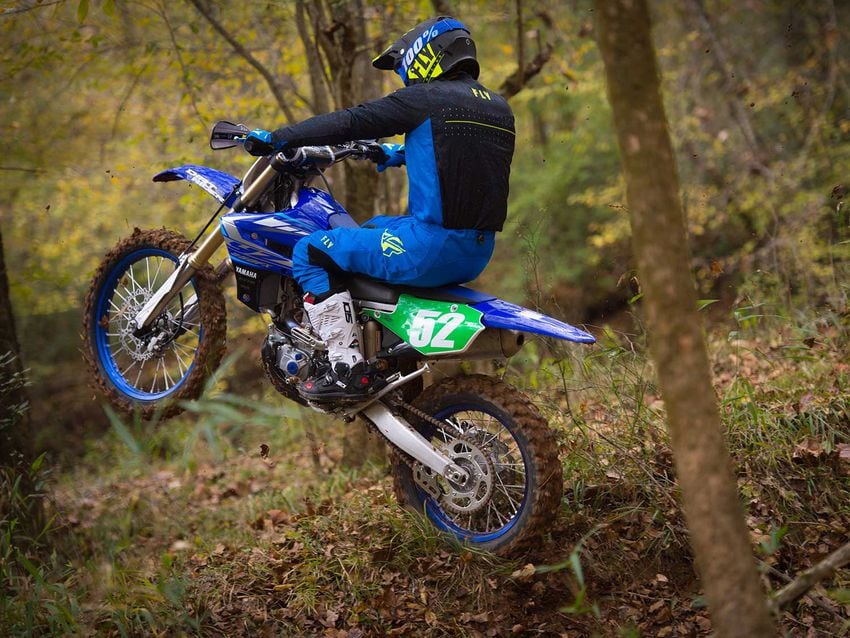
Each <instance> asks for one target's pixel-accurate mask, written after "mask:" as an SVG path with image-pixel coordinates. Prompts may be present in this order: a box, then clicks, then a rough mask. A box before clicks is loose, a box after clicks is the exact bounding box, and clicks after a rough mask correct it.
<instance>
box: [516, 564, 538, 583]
mask: <svg viewBox="0 0 850 638" xmlns="http://www.w3.org/2000/svg"><path fill="white" fill-rule="evenodd" d="M535 571H536V570H535V567H534V564H533V563H528V564H526V565H525V566H524V567H522V568H520V569H517V570H516V571H514V572H513V573H511V578H516V579H517V580H521V581H523V580H529V579H530V578H531V577H532V576H534V572H535Z"/></svg>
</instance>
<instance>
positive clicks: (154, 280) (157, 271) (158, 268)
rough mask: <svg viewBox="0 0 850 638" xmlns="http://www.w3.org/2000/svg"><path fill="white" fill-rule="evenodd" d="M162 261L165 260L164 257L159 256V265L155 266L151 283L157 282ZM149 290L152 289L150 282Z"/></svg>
mask: <svg viewBox="0 0 850 638" xmlns="http://www.w3.org/2000/svg"><path fill="white" fill-rule="evenodd" d="M163 261H165V257H160V258H159V265H158V266H157V267H156V272H155V273H154V274H153V283H159V271H160V270H162V262H163ZM151 290H154V286H153V284H151Z"/></svg>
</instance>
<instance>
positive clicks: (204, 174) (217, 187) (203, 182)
mask: <svg viewBox="0 0 850 638" xmlns="http://www.w3.org/2000/svg"><path fill="white" fill-rule="evenodd" d="M181 179H184V180H186V181H187V182H191V183H192V184H196V185H197V186H200V187H201V188H203V189H204V190H205V191H207V192H208V193H209V194H210V195H212V196H213V197H215V198H216V199H217V200H218V201H219V202H221V203H222V204H225V205H226V206H231V205H232V204H233V202H234V201H236V196H237V194H238V193H237V186H239V184H240V180H239V178H238V177H234V176H233V175H230V174H229V173H225V172H224V171H219V170H216V169H214V168H209V167H208V166H199V165H197V164H185V165H183V166H176V167H174V168H169V169H168V170H165V171H162V172H161V173H157V174H156V175H154V176H153V181H155V182H175V181H177V180H181Z"/></svg>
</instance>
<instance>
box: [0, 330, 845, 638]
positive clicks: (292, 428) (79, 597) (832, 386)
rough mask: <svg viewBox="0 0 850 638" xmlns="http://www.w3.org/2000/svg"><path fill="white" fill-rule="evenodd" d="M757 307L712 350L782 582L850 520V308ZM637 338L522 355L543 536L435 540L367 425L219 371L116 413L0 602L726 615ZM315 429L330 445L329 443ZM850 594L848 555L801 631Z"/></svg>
mask: <svg viewBox="0 0 850 638" xmlns="http://www.w3.org/2000/svg"><path fill="white" fill-rule="evenodd" d="M746 321H747V319H746V318H744V320H743V321H739V322H738V323H737V324H735V325H734V326H732V327H733V328H734V330H729V327H728V326H727V327H726V328H724V329H722V330H715V331H713V332H712V336H711V339H710V347H711V353H712V361H713V366H714V375H715V381H716V385H717V389H718V396H719V398H720V400H721V406H722V411H723V417H724V423H725V426H726V429H727V441H728V445H729V447H730V450H731V452H732V454H733V456H734V458H735V461H736V465H737V470H738V481H739V488H740V491H741V493H742V495H743V497H744V499H745V506H746V508H747V524H748V526H749V529H750V532H751V535H752V539H753V546H754V551H755V553H756V555H757V556H758V559H759V562H760V565H761V568H762V572H763V579H764V583H765V586H766V587H767V588H770V589H773V590H775V589H778V588H779V587H781V585H782V584H783V578H785V577H788V576H793V575H794V574H795V573H797V572H798V571H800V570H802V569H805V568H806V567H809V566H811V565H812V564H814V563H815V562H817V561H818V560H820V559H821V558H823V557H824V556H825V555H826V554H828V553H829V552H831V551H832V550H833V549H835V548H836V547H837V546H839V545H840V544H842V543H844V542H846V540H847V538H848V536H850V393H848V387H850V363H848V357H847V354H848V351H849V350H850V348H848V342H850V331H848V327H847V317H846V316H843V317H842V316H840V315H836V316H834V317H831V318H829V319H828V320H823V319H822V318H821V319H818V320H812V321H797V322H791V321H772V322H768V321H767V320H762V321H760V322H759V321H754V320H752V318H750V319H749V321H750V323H749V324H748V323H746ZM767 324H769V325H767ZM634 339H635V338H630V337H628V336H627V335H622V334H619V335H612V334H609V335H607V336H606V335H603V338H601V339H600V344H599V345H597V346H594V348H593V349H590V350H589V351H575V352H573V351H570V352H569V353H568V354H569V356H568V357H567V358H565V359H560V360H557V359H544V358H540V357H538V356H537V354H536V351H535V349H534V348H532V349H531V351H530V354H528V355H527V358H526V359H522V358H518V361H517V362H516V363H515V364H512V366H511V367H510V368H509V369H508V370H507V373H506V377H507V378H508V379H510V380H511V381H512V382H514V383H516V384H517V385H520V386H522V387H524V389H526V390H527V391H529V392H530V393H532V394H533V396H535V398H536V400H537V402H538V403H539V405H540V406H541V409H543V410H544V411H545V413H546V415H547V416H548V417H549V418H550V422H551V423H552V425H553V427H554V428H556V429H557V431H558V434H559V437H560V440H561V445H562V449H561V457H562V460H563V462H564V477H565V493H564V497H563V500H562V507H561V512H560V515H559V517H558V519H557V521H556V522H555V524H554V525H553V526H552V527H551V528H550V529H549V530H547V532H546V534H545V535H544V536H543V537H542V538H541V540H540V543H539V544H538V545H537V546H536V547H535V548H534V549H533V550H532V551H531V552H529V553H527V554H526V555H524V556H521V557H518V558H516V559H513V560H504V559H499V558H495V557H492V556H489V555H485V554H481V553H478V552H476V551H474V550H471V549H469V548H465V547H461V546H453V545H451V544H450V543H448V542H447V541H446V540H445V539H443V538H441V537H439V536H437V535H436V534H435V532H434V531H433V530H432V529H431V528H430V527H429V526H427V525H425V524H423V523H422V522H421V520H420V519H419V518H418V517H417V516H415V515H413V514H411V513H408V512H405V511H403V510H401V508H399V507H398V505H397V504H396V502H395V498H394V497H393V495H392V480H391V478H390V477H389V476H388V474H387V469H386V467H385V466H383V465H381V464H378V465H367V466H366V467H364V468H361V469H359V470H357V471H349V470H344V469H341V468H340V458H341V447H340V445H339V443H338V442H339V441H340V440H341V439H342V437H343V436H345V427H347V426H344V425H342V424H340V423H331V422H329V421H325V420H322V419H320V418H318V417H315V416H313V415H311V414H307V413H303V412H301V411H300V410H296V409H294V408H285V407H284V408H282V407H281V404H282V401H281V400H278V399H276V398H272V399H269V400H268V402H267V403H266V404H265V405H263V404H262V403H257V402H255V401H248V400H244V399H239V398H237V397H236V396H235V395H233V394H231V393H228V392H221V391H220V392H219V393H218V394H216V393H211V395H210V398H207V399H204V400H202V401H200V402H198V403H197V404H194V405H193V406H190V407H191V413H190V414H189V415H188V416H184V417H181V418H178V419H175V420H173V421H170V422H168V423H166V424H158V425H157V424H150V423H144V422H140V421H138V420H132V419H130V420H127V419H123V420H122V419H119V418H118V417H116V416H115V415H109V418H108V423H109V425H108V428H109V429H108V430H106V431H105V432H104V433H103V434H102V435H101V436H99V437H92V438H90V440H89V441H88V443H87V444H86V449H85V451H84V452H82V453H80V454H76V453H75V455H74V456H73V457H70V456H68V455H66V456H65V457H63V460H62V464H61V466H59V467H58V468H57V469H56V470H55V471H54V475H53V477H52V479H51V481H50V489H49V500H50V507H51V509H52V511H53V513H54V514H55V516H56V518H55V520H54V524H53V525H54V529H53V531H52V532H51V534H50V536H49V538H50V549H51V550H52V555H51V556H50V558H45V559H44V560H43V562H42V563H40V564H37V563H36V562H35V559H34V557H31V558H32V560H31V561H28V562H29V564H30V566H31V567H32V570H29V568H27V570H26V571H27V572H29V576H27V573H26V572H25V573H23V574H18V576H17V577H16V578H15V579H13V580H10V581H9V582H10V583H12V585H13V587H12V589H10V590H7V591H10V592H13V595H10V596H9V597H7V598H6V599H5V601H4V602H3V603H0V621H3V624H4V625H5V626H6V627H7V628H10V633H15V634H27V633H39V634H50V635H64V634H68V633H78V634H93V633H96V634H99V635H149V634H150V635H185V634H188V635H204V636H281V635H283V636H290V635H291V636H299V635H317V636H334V637H339V638H342V637H348V638H354V637H356V636H385V635H402V636H513V635H518V636H535V635H540V636H576V637H580V636H595V635H599V636H659V637H664V636H703V635H709V634H710V632H711V621H710V619H709V616H708V613H707V610H706V609H705V605H704V601H703V599H702V596H701V592H700V589H699V583H698V580H697V578H696V575H695V572H694V569H693V565H692V560H691V556H690V553H689V549H688V545H687V532H686V529H685V525H684V521H683V519H682V515H681V511H680V509H679V506H678V505H677V500H676V498H677V495H676V492H675V487H674V476H673V465H672V457H671V454H670V450H669V446H668V444H667V438H666V434H665V431H664V428H663V408H662V405H661V402H660V400H659V397H658V395H657V390H656V389H655V387H654V385H653V383H652V381H651V378H652V374H651V366H650V365H649V364H648V363H647V362H646V360H645V358H644V357H643V356H642V355H641V347H640V346H639V344H638V345H636V344H635V341H634ZM637 341H638V342H639V341H640V340H639V339H638V340H637ZM562 354H563V353H562ZM564 388H566V390H567V392H566V393H565V392H564ZM305 429H309V430H311V431H313V432H318V433H319V437H318V438H319V439H320V440H321V441H324V443H323V444H321V445H319V446H318V448H316V447H315V446H314V447H313V449H312V450H311V446H310V445H309V443H308V439H307V437H305ZM261 446H265V448H266V449H263V450H262V452H261ZM311 452H313V453H311ZM848 594H850V573H848V572H847V571H846V570H845V571H842V572H839V574H838V575H837V576H836V578H835V579H834V580H833V581H832V582H829V583H825V585H824V586H823V587H819V588H818V589H816V590H814V591H813V592H811V594H810V595H809V596H807V597H804V598H803V599H801V601H800V602H799V603H797V604H795V605H794V606H792V607H791V608H789V609H788V610H786V612H785V613H784V614H783V617H782V624H783V628H784V630H785V632H786V633H787V635H789V636H840V635H848V632H850V621H848V619H850V596H848Z"/></svg>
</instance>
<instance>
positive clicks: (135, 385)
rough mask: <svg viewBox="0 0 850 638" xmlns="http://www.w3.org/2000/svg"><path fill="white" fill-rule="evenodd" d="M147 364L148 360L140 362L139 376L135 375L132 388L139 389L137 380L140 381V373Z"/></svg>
mask: <svg viewBox="0 0 850 638" xmlns="http://www.w3.org/2000/svg"><path fill="white" fill-rule="evenodd" d="M147 362H148V360H147V359H143V360H142V366H141V367H140V368H139V374H137V375H136V380H135V381H133V387H134V388H138V387H139V379H141V378H142V371H144V369H145V364H146V363H147Z"/></svg>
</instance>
